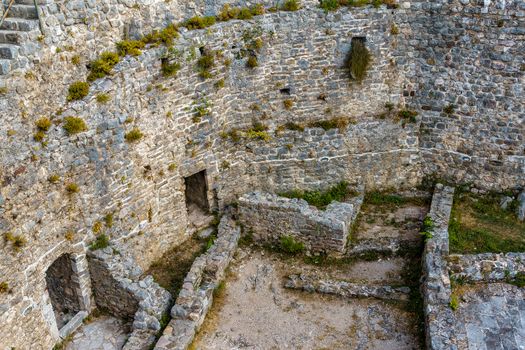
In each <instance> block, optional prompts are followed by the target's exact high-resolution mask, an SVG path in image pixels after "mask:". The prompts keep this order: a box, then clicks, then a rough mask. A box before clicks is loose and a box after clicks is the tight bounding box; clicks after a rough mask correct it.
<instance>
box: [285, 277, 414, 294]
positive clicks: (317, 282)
mask: <svg viewBox="0 0 525 350" xmlns="http://www.w3.org/2000/svg"><path fill="white" fill-rule="evenodd" d="M284 286H285V287H286V288H290V289H301V290H304V291H306V292H317V293H324V294H334V295H339V296H342V297H345V298H377V299H384V300H407V299H408V294H409V293H410V288H408V287H392V286H378V285H364V284H360V283H352V282H346V281H337V280H327V279H322V278H320V277H318V276H315V275H313V276H312V275H304V274H301V275H290V276H288V279H287V280H286V282H285V284H284Z"/></svg>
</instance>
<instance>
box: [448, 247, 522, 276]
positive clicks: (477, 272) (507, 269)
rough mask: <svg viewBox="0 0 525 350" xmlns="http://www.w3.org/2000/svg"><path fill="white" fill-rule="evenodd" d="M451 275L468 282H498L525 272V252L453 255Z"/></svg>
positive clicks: (450, 264)
mask: <svg viewBox="0 0 525 350" xmlns="http://www.w3.org/2000/svg"><path fill="white" fill-rule="evenodd" d="M448 260H449V270H450V275H451V276H452V277H454V278H456V279H458V280H464V281H468V282H497V281H504V280H506V279H509V278H510V279H512V278H514V277H516V275H517V274H518V273H520V272H522V273H525V253H507V254H493V253H485V254H476V255H451V256H449V258H448Z"/></svg>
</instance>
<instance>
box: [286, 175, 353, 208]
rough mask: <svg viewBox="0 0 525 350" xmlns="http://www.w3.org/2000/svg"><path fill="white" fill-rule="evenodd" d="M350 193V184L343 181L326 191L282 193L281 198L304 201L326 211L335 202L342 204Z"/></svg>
mask: <svg viewBox="0 0 525 350" xmlns="http://www.w3.org/2000/svg"><path fill="white" fill-rule="evenodd" d="M349 194H351V193H350V191H349V190H348V183H347V182H345V181H342V182H340V183H338V184H337V185H335V186H333V187H330V188H329V189H328V190H326V191H300V190H294V191H290V192H285V193H280V194H279V195H280V196H283V197H287V198H298V199H304V200H305V201H307V202H308V204H310V205H313V206H315V207H317V208H318V209H322V210H323V209H326V207H327V206H328V205H329V204H330V203H332V202H333V201H338V202H342V201H343V200H344V199H345V198H346V197H347V196H348V195H349Z"/></svg>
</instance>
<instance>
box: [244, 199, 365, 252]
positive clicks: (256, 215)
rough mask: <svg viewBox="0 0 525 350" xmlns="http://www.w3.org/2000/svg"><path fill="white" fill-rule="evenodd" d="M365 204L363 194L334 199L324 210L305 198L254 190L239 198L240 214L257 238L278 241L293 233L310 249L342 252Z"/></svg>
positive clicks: (247, 227)
mask: <svg viewBox="0 0 525 350" xmlns="http://www.w3.org/2000/svg"><path fill="white" fill-rule="evenodd" d="M362 203H363V196H362V195H360V196H358V197H355V198H354V199H352V201H351V202H348V203H339V202H333V203H331V204H330V205H328V207H327V208H326V210H325V211H322V210H318V209H316V208H315V207H313V206H310V205H309V204H308V203H307V202H306V201H304V200H302V199H289V198H284V197H280V196H278V195H275V194H270V193H262V192H252V193H249V194H246V195H244V196H242V197H241V198H239V217H240V221H241V222H242V224H243V225H244V227H245V228H246V229H247V230H248V231H251V232H253V235H254V238H255V240H256V241H261V242H278V241H279V239H280V238H281V237H282V236H292V237H294V238H295V239H297V240H298V241H300V242H303V243H304V244H305V246H306V249H307V250H308V251H312V252H332V253H343V252H344V251H345V248H346V244H347V241H348V235H349V232H350V228H351V227H352V223H353V222H354V221H355V219H356V217H357V214H358V213H359V209H360V208H361V204H362Z"/></svg>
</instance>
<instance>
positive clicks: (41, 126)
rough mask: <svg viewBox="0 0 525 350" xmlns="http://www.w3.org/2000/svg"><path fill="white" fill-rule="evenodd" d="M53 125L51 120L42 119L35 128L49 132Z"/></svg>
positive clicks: (36, 123)
mask: <svg viewBox="0 0 525 350" xmlns="http://www.w3.org/2000/svg"><path fill="white" fill-rule="evenodd" d="M51 125H53V124H52V123H51V120H50V119H49V118H47V117H42V118H40V119H38V120H37V121H36V122H35V126H36V127H37V129H38V130H40V131H43V132H46V131H48V130H49V128H50V127H51Z"/></svg>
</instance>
